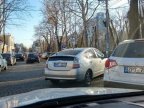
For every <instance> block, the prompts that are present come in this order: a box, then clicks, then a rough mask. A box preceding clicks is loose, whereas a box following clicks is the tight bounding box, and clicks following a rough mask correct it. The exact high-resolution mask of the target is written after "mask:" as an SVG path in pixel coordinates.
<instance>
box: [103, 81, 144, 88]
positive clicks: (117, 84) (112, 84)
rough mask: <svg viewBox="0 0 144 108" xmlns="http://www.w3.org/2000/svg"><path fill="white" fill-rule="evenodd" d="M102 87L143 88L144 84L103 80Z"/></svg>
mask: <svg viewBox="0 0 144 108" xmlns="http://www.w3.org/2000/svg"><path fill="white" fill-rule="evenodd" d="M104 87H111V88H126V89H140V90H144V85H138V84H128V83H121V82H113V81H104Z"/></svg>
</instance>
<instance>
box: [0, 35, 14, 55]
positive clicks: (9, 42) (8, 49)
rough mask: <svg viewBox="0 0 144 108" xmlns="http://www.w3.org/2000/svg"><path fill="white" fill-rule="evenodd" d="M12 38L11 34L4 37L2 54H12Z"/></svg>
mask: <svg viewBox="0 0 144 108" xmlns="http://www.w3.org/2000/svg"><path fill="white" fill-rule="evenodd" d="M0 41H1V42H0V52H2V48H3V45H4V37H3V36H0ZM14 50H15V47H14V37H13V36H12V35H11V34H6V35H5V45H4V53H12V52H14Z"/></svg>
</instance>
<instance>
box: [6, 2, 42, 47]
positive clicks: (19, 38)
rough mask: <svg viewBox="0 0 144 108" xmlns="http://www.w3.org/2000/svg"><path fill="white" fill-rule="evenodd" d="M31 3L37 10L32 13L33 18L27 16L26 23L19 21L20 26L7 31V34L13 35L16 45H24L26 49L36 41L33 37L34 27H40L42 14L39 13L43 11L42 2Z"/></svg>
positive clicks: (9, 28)
mask: <svg viewBox="0 0 144 108" xmlns="http://www.w3.org/2000/svg"><path fill="white" fill-rule="evenodd" d="M29 3H30V4H29V5H30V6H32V9H34V10H36V11H32V12H31V17H29V16H26V15H25V16H24V17H25V20H24V21H21V20H19V22H20V23H21V25H20V26H18V27H17V26H8V27H7V30H6V32H7V33H10V34H12V35H13V37H14V41H15V43H23V44H24V45H25V46H26V47H30V46H31V45H32V42H33V41H34V40H35V39H34V37H33V35H34V26H36V25H38V23H39V22H40V20H41V19H42V15H41V12H40V11H39V10H40V9H41V1H40V0H29ZM17 22H18V21H17Z"/></svg>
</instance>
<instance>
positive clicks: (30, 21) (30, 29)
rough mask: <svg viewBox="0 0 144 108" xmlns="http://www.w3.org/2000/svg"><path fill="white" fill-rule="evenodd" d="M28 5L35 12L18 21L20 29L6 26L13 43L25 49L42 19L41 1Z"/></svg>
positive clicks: (118, 1) (116, 2)
mask: <svg viewBox="0 0 144 108" xmlns="http://www.w3.org/2000/svg"><path fill="white" fill-rule="evenodd" d="M28 1H29V5H30V6H32V8H33V9H34V10H37V11H32V12H31V17H28V16H26V15H25V16H24V17H25V21H19V23H21V26H20V27H17V26H8V28H7V30H6V33H10V34H12V35H13V36H14V41H15V43H23V44H24V45H25V46H26V47H31V45H32V43H33V41H34V40H35V39H34V37H33V35H34V26H36V25H38V23H39V22H40V21H41V19H42V15H41V12H40V11H38V10H40V9H41V8H42V4H41V1H42V0H28ZM125 2H127V0H113V3H112V4H114V5H112V7H115V6H121V5H122V4H124V3H125Z"/></svg>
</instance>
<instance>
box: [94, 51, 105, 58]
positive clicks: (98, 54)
mask: <svg viewBox="0 0 144 108" xmlns="http://www.w3.org/2000/svg"><path fill="white" fill-rule="evenodd" d="M94 50H95V52H96V53H97V56H98V57H99V58H101V57H104V54H103V53H102V52H101V51H99V50H98V49H94Z"/></svg>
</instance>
